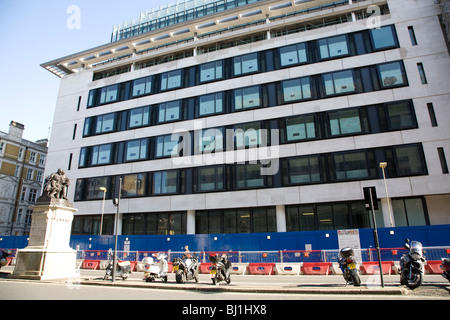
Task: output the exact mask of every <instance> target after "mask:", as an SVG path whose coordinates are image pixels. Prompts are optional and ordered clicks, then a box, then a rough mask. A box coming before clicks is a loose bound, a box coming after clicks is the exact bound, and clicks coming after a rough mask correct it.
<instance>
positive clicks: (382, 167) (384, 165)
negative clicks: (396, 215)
mask: <svg viewBox="0 0 450 320" xmlns="http://www.w3.org/2000/svg"><path fill="white" fill-rule="evenodd" d="M386 167H387V162H380V168H381V169H382V171H383V180H384V189H385V190H386V200H387V205H388V210H389V223H390V225H391V227H393V226H394V224H393V222H392V212H391V203H390V201H389V193H388V188H387V183H386V173H385V172H384V169H385V168H386Z"/></svg>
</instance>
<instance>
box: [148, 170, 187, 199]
mask: <svg viewBox="0 0 450 320" xmlns="http://www.w3.org/2000/svg"><path fill="white" fill-rule="evenodd" d="M180 178H181V177H180V171H178V170H170V171H159V172H153V179H152V194H154V195H164V194H176V193H179V192H180V180H181V179H180Z"/></svg>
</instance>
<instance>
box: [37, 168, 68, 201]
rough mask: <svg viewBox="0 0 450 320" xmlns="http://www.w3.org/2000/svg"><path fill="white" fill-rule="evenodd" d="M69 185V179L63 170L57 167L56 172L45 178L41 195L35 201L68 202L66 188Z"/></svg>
mask: <svg viewBox="0 0 450 320" xmlns="http://www.w3.org/2000/svg"><path fill="white" fill-rule="evenodd" d="M69 185H70V180H69V178H68V177H67V176H66V173H65V172H64V170H62V169H58V171H57V172H56V173H52V174H51V175H49V176H48V177H46V178H45V181H44V188H43V190H42V195H41V196H40V197H39V199H38V201H37V202H55V201H54V200H62V201H63V202H68V199H67V189H68V188H69ZM52 200H53V201H52ZM58 202H59V201H58Z"/></svg>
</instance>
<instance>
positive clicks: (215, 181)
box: [197, 166, 225, 192]
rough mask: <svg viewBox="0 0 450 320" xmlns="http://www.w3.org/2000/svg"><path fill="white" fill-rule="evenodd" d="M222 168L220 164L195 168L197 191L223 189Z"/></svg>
mask: <svg viewBox="0 0 450 320" xmlns="http://www.w3.org/2000/svg"><path fill="white" fill-rule="evenodd" d="M224 178H225V176H224V168H223V167H222V166H216V167H206V168H198V169H197V179H198V185H197V191H200V192H206V191H214V190H223V188H224Z"/></svg>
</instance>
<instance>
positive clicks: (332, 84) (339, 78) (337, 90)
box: [322, 70, 356, 96]
mask: <svg viewBox="0 0 450 320" xmlns="http://www.w3.org/2000/svg"><path fill="white" fill-rule="evenodd" d="M322 79H323V82H324V88H325V95H327V96H329V95H335V94H342V93H348V92H355V91H356V84H355V79H354V74H353V70H344V71H338V72H333V73H327V74H324V75H322Z"/></svg>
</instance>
